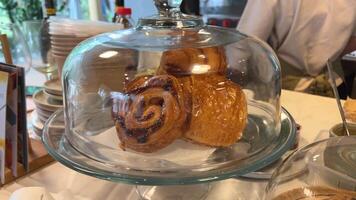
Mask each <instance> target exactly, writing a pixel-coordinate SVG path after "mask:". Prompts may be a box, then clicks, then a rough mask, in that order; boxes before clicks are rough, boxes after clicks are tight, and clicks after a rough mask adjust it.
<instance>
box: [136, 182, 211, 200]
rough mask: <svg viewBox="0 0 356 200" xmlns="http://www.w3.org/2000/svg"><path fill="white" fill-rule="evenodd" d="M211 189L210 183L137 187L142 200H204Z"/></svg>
mask: <svg viewBox="0 0 356 200" xmlns="http://www.w3.org/2000/svg"><path fill="white" fill-rule="evenodd" d="M210 189H211V184H210V183H205V184H196V185H179V186H176V185H173V186H136V192H137V195H138V196H139V198H141V199H142V200H204V199H206V197H207V196H208V194H209V191H210Z"/></svg>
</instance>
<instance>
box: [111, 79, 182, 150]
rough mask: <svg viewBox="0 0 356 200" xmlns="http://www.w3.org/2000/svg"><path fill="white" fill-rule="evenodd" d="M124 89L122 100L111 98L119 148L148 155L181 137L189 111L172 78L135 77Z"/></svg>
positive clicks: (176, 83) (177, 85)
mask: <svg viewBox="0 0 356 200" xmlns="http://www.w3.org/2000/svg"><path fill="white" fill-rule="evenodd" d="M125 90H126V91H125V93H126V94H127V95H126V97H124V98H120V99H114V107H113V108H114V110H113V112H114V117H115V123H116V130H117V134H118V137H119V139H120V141H121V146H122V148H123V149H125V148H129V149H132V150H134V151H138V152H144V153H151V152H155V151H157V150H159V149H162V148H164V147H166V146H167V145H169V144H171V143H172V142H173V141H174V140H175V139H177V138H179V137H181V136H182V133H183V130H182V129H183V128H182V127H184V126H183V124H184V122H185V121H186V117H187V111H189V108H187V107H186V106H187V105H186V103H185V100H184V99H185V97H184V93H183V89H182V86H181V85H180V84H179V82H178V80H177V79H176V78H175V77H173V76H170V75H160V76H154V77H139V78H137V79H135V80H134V81H132V82H131V83H130V84H129V85H127V87H126V89H125Z"/></svg>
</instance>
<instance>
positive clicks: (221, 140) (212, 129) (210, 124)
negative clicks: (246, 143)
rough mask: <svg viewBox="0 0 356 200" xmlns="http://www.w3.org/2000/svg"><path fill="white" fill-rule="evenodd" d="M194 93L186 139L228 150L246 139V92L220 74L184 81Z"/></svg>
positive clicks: (196, 76)
mask: <svg viewBox="0 0 356 200" xmlns="http://www.w3.org/2000/svg"><path fill="white" fill-rule="evenodd" d="M180 81H182V82H184V84H183V85H185V87H190V88H188V89H187V90H188V91H190V93H191V99H192V100H191V103H192V105H191V108H192V111H191V114H190V122H189V127H188V128H187V131H185V133H184V135H183V136H184V138H186V139H188V140H191V141H193V142H196V143H200V144H204V145H208V146H214V147H227V146H230V145H232V144H234V143H235V142H236V141H238V140H239V139H240V138H241V136H242V131H243V130H244V128H245V125H246V119H247V103H246V99H245V95H244V93H243V91H242V89H241V88H240V87H239V86H238V85H237V84H235V83H233V82H232V81H230V80H227V79H226V78H225V77H223V76H220V75H194V76H189V78H186V77H185V78H181V79H180Z"/></svg>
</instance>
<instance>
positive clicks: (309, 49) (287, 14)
mask: <svg viewBox="0 0 356 200" xmlns="http://www.w3.org/2000/svg"><path fill="white" fill-rule="evenodd" d="M237 29H238V30H239V31H241V32H243V33H245V34H248V35H254V36H257V37H259V38H260V39H262V40H264V41H268V43H269V44H270V45H271V46H272V48H273V49H274V50H275V51H276V53H277V55H278V56H279V57H280V58H282V59H283V60H284V61H286V62H288V63H289V64H291V65H293V66H294V67H296V68H298V69H300V70H301V71H303V72H306V73H307V74H309V75H311V76H316V75H318V74H319V73H320V72H321V71H322V69H323V67H324V66H325V64H326V61H327V60H328V59H331V60H333V59H335V58H337V57H338V56H340V54H341V52H342V51H343V49H344V48H345V46H346V44H347V42H348V41H349V39H350V38H351V36H352V35H356V0H248V2H247V5H246V8H245V10H244V13H243V15H242V17H241V20H240V22H239V25H238V27H237Z"/></svg>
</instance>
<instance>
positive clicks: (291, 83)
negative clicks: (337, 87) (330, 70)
mask: <svg viewBox="0 0 356 200" xmlns="http://www.w3.org/2000/svg"><path fill="white" fill-rule="evenodd" d="M279 60H280V63H281V68H282V88H283V89H285V90H295V89H296V86H297V84H298V83H299V81H300V80H301V79H302V78H312V79H313V80H312V82H311V83H310V84H309V85H308V86H307V87H306V89H304V90H303V91H301V92H305V93H308V94H314V95H320V96H326V97H334V93H333V90H332V87H331V85H330V83H329V81H328V76H327V68H326V67H325V70H323V71H322V73H320V74H319V75H318V76H310V75H308V74H307V73H305V72H303V71H300V70H299V69H297V68H295V67H293V66H292V65H290V64H289V63H287V62H285V61H283V60H282V59H279ZM333 67H334V71H335V72H336V73H337V74H338V76H339V77H344V76H343V72H342V67H341V62H340V60H337V61H335V62H333Z"/></svg>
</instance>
